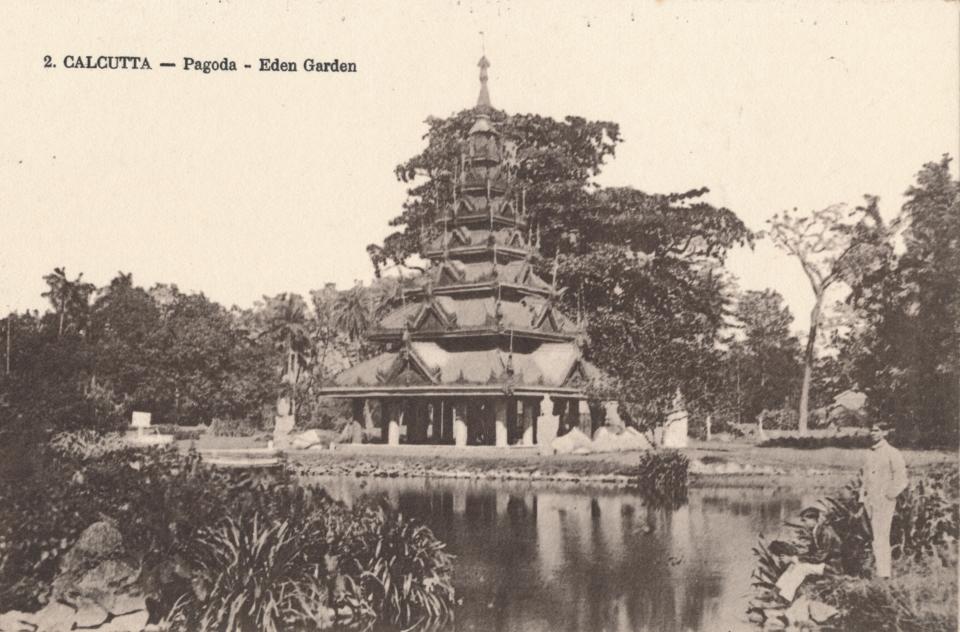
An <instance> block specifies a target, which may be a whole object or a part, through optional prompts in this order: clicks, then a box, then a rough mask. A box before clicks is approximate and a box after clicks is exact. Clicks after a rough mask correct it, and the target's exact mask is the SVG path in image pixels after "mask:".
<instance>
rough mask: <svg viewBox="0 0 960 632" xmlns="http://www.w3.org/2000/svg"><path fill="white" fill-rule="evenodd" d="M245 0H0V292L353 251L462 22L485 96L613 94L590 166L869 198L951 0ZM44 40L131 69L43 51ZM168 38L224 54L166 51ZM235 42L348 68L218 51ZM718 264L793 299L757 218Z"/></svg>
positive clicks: (927, 133)
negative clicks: (746, 243) (611, 140)
mask: <svg viewBox="0 0 960 632" xmlns="http://www.w3.org/2000/svg"><path fill="white" fill-rule="evenodd" d="M260 4H263V5H265V6H259V7H254V6H253V3H247V2H229V1H226V0H224V1H223V2H196V1H190V2H180V3H164V5H163V6H164V7H165V8H164V9H159V8H158V7H159V6H160V5H159V4H158V3H147V2H142V3H127V2H104V3H93V2H57V3H54V2H45V3H44V2H42V3H34V2H25V1H24V2H19V1H18V2H10V1H8V2H4V3H3V5H2V7H0V59H2V63H0V94H2V95H3V96H2V98H0V253H2V254H0V309H4V310H7V309H17V310H23V309H26V308H43V307H45V305H44V300H43V299H42V298H41V297H40V293H41V292H42V291H44V289H45V286H44V283H43V281H42V278H41V277H42V276H43V275H44V274H45V273H47V272H49V271H50V270H52V269H53V268H54V267H55V266H60V265H65V266H66V267H67V271H68V273H69V274H70V275H71V276H73V275H75V274H76V273H77V272H80V271H83V272H84V273H85V278H86V279H88V280H90V281H92V282H94V283H96V284H97V285H102V284H105V283H107V282H108V281H109V280H110V278H112V276H113V275H114V274H115V273H116V272H117V271H118V270H123V271H125V272H132V273H133V275H134V280H135V282H137V283H138V284H141V285H145V286H150V285H152V284H154V283H156V282H167V283H176V284H177V285H178V286H180V288H181V289H183V290H194V291H203V292H205V293H206V294H207V295H208V296H210V297H211V298H213V299H215V300H217V301H219V302H221V303H224V304H225V305H231V304H237V305H240V306H249V305H251V304H252V303H253V302H254V301H255V300H257V299H259V298H260V297H261V296H262V295H264V294H269V295H272V294H276V293H279V292H283V291H293V292H300V293H303V294H304V295H306V293H307V292H308V291H309V290H310V289H312V288H318V287H322V286H323V284H324V283H325V282H328V281H333V282H336V283H337V284H338V285H339V286H340V287H341V288H343V287H349V285H351V284H352V283H353V281H354V279H363V280H368V279H370V278H372V275H373V271H372V267H371V265H370V263H369V260H368V258H367V255H366V251H365V247H366V245H367V244H368V243H370V242H373V241H378V240H380V239H381V238H382V237H383V236H384V235H386V234H388V233H389V232H390V231H391V228H390V227H389V226H388V225H387V221H388V220H389V219H390V218H391V217H393V216H395V215H397V214H398V213H399V211H400V205H401V203H402V202H403V200H404V198H405V187H404V185H402V184H400V183H398V182H397V181H396V179H395V177H394V175H393V167H394V166H395V165H396V164H397V163H398V162H400V161H402V160H404V159H405V158H407V157H410V156H412V155H414V154H415V153H417V151H418V150H419V148H420V147H422V145H423V140H422V138H421V137H422V135H423V133H424V132H425V129H426V128H425V126H424V124H423V121H424V119H425V118H426V117H427V116H429V115H437V116H446V115H448V114H450V113H452V112H455V111H457V110H459V109H462V108H464V107H469V106H471V105H472V104H473V103H474V101H475V99H476V94H477V89H478V83H477V68H476V62H477V59H478V58H479V57H480V37H479V35H478V33H479V31H484V32H485V33H486V52H487V56H488V57H489V59H490V61H491V63H492V66H491V68H490V92H491V97H492V101H493V104H494V106H496V107H498V108H503V109H505V110H507V111H508V112H536V113H540V114H545V115H550V116H554V117H563V116H565V115H568V114H573V115H581V116H585V117H587V118H593V119H604V120H612V121H616V122H618V123H620V126H621V132H622V134H623V137H624V139H625V142H624V143H623V144H622V145H621V146H620V147H619V149H618V151H617V156H616V158H615V159H614V160H613V161H612V162H611V163H610V164H609V165H608V166H607V167H606V169H605V171H604V175H603V176H602V178H601V180H600V182H601V183H602V184H606V185H631V186H634V187H637V188H639V189H642V190H644V191H648V192H659V193H667V192H677V191H685V190H688V189H692V188H697V187H700V186H707V187H709V188H710V189H711V193H710V194H709V198H708V199H709V201H711V202H712V203H714V204H717V205H723V206H727V207H728V208H730V209H731V210H733V211H734V212H735V213H737V215H739V216H740V217H741V218H742V219H743V220H744V222H746V224H747V225H748V226H749V227H750V228H753V229H760V228H762V227H763V224H764V220H765V219H766V218H767V217H769V216H770V215H772V214H773V213H775V212H777V211H781V210H783V209H786V208H792V207H799V208H800V209H805V210H809V209H813V208H819V207H823V206H826V205H829V204H832V203H836V202H848V203H851V204H856V203H858V202H860V201H861V199H862V195H863V194H864V193H873V194H877V195H879V196H880V197H881V205H882V209H883V212H884V214H885V215H886V216H887V217H892V216H893V215H894V214H895V213H896V212H897V210H898V209H899V207H900V205H901V203H902V193H903V191H904V190H905V189H906V188H907V187H908V186H909V185H910V184H911V182H912V180H913V176H914V174H915V173H916V172H917V171H918V170H919V169H920V167H921V166H922V165H923V163H925V162H928V161H933V160H937V159H938V158H939V157H940V155H941V154H942V153H944V152H950V153H951V154H952V155H954V156H956V154H957V153H958V147H957V146H958V136H960V131H958V125H960V123H958V122H960V111H958V100H960V99H958V96H960V83H958V82H960V65H958V50H960V47H958V46H960V45H958V33H960V19H958V8H957V5H956V3H941V2H935V1H916V2H902V3H901V2H889V3H880V2H871V3H862V4H861V3H855V2H844V3H839V4H838V3H832V2H831V3H826V2H819V3H818V2H809V1H804V2H763V3H761V2H742V3H736V2H733V3H731V2H723V3H721V2H680V1H677V0H667V1H661V2H631V3H628V2H619V3H617V2H603V3H596V4H589V3H583V2H565V3H564V2H529V1H524V2H506V1H503V2H480V1H470V0H460V1H459V2H441V1H436V2H421V1H414V0H407V1H405V2H402V3H386V2H377V3H373V2H368V3H363V4H362V5H357V6H355V5H354V3H346V2H335V1H320V2H296V1H294V0H289V1H286V2H266V3H260ZM170 7H174V8H170ZM47 54H49V55H51V57H52V58H53V62H54V63H56V64H57V66H58V67H57V68H54V69H44V68H43V67H42V66H43V56H44V55H47ZM69 54H72V55H139V56H146V57H148V58H149V60H150V62H151V64H152V65H153V67H154V70H152V71H90V70H67V69H65V68H63V67H62V62H63V57H64V55H69ZM185 56H191V57H195V58H198V59H221V58H223V57H224V56H226V57H229V58H230V59H232V60H234V61H236V62H237V64H238V66H240V67H241V69H240V70H238V71H237V72H233V73H212V74H207V75H204V74H202V73H198V72H187V71H184V70H182V69H181V68H182V65H183V57H185ZM260 57H280V58H282V59H287V60H294V61H297V62H298V64H300V63H302V61H303V59H304V58H306V57H315V58H318V59H323V60H329V59H333V58H339V59H340V60H342V61H353V62H355V63H356V64H357V66H358V70H359V72H357V73H356V74H339V75H336V74H331V73H326V74H325V73H314V74H311V73H306V72H303V71H302V70H301V72H299V73H290V74H280V73H259V72H256V71H255V70H244V69H242V65H243V64H244V63H250V64H252V65H253V66H254V68H256V67H257V60H258V58H260ZM161 61H175V62H177V63H178V68H177V69H161V68H159V63H160V62H161ZM954 166H955V167H956V164H955V165H954ZM729 268H730V269H731V270H732V272H733V273H734V274H735V275H737V276H738V277H739V278H740V285H741V287H743V288H755V289H762V288H764V287H774V288H776V289H777V290H779V291H780V292H781V293H782V294H784V296H785V297H786V298H787V300H788V302H789V304H790V306H791V308H792V309H793V311H794V314H795V315H796V316H797V317H798V320H797V327H798V328H800V327H803V326H805V323H806V319H807V317H806V313H807V311H808V310H809V307H810V304H811V302H812V301H811V296H810V292H809V289H808V287H807V285H806V280H805V278H804V276H803V274H802V272H801V271H800V268H799V265H798V264H797V263H796V262H795V261H793V260H790V259H788V258H787V257H786V256H784V255H780V254H778V253H777V252H776V251H775V250H774V249H773V248H772V246H770V245H769V244H760V245H759V246H758V247H757V249H756V250H755V251H754V252H749V251H746V252H738V253H736V254H735V256H734V257H733V258H732V260H731V261H730V263H729Z"/></svg>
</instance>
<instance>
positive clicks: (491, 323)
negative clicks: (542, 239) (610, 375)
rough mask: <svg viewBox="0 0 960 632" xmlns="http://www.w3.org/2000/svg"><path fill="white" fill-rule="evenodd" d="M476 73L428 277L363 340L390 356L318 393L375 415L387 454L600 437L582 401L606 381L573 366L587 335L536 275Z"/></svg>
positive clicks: (505, 146)
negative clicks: (566, 433)
mask: <svg viewBox="0 0 960 632" xmlns="http://www.w3.org/2000/svg"><path fill="white" fill-rule="evenodd" d="M479 65H480V95H479V97H478V99H477V105H476V107H475V108H474V110H473V113H474V117H473V125H472V127H471V129H470V131H469V133H468V134H467V137H466V138H465V139H464V141H463V142H462V144H461V147H460V159H459V164H457V165H455V166H454V167H453V169H452V171H453V186H452V189H453V191H452V202H450V203H447V204H445V205H443V206H442V207H441V208H439V209H437V213H436V215H437V217H436V218H435V220H434V229H435V230H434V231H432V232H433V233H434V234H435V236H434V237H433V238H425V239H424V240H423V243H422V246H421V256H422V257H423V258H424V259H425V260H428V261H429V266H428V268H427V269H426V271H425V273H424V274H423V275H421V276H420V277H418V278H416V279H415V280H413V281H411V282H409V283H408V284H407V285H405V287H404V290H403V299H402V302H401V304H399V305H398V306H397V307H396V308H395V309H393V310H392V311H390V312H389V313H388V314H387V315H386V316H384V317H383V318H382V319H381V320H380V322H379V323H378V324H377V326H376V327H374V328H373V329H372V331H371V332H370V333H369V335H368V338H369V339H370V340H371V341H372V342H378V343H383V344H384V345H385V348H386V350H385V351H384V352H383V353H380V354H379V355H377V356H375V357H374V358H371V359H369V360H367V361H365V362H361V363H359V364H357V365H355V366H353V367H351V368H349V369H347V370H345V371H343V372H342V373H340V374H339V375H338V376H337V377H336V378H335V379H334V384H333V385H331V386H328V387H326V388H324V389H323V391H322V392H323V394H324V395H327V396H332V397H338V398H351V399H353V401H354V411H355V417H361V416H363V413H362V411H363V410H365V409H366V410H367V411H369V410H370V407H368V406H365V404H366V403H370V402H378V403H379V406H378V407H377V408H379V412H380V415H379V416H380V419H379V420H378V421H379V423H380V427H381V428H382V432H383V435H382V436H383V440H384V441H385V442H386V443H389V444H399V443H400V437H401V428H403V429H404V431H405V432H404V433H403V434H404V435H405V442H406V443H411V444H417V443H434V444H453V445H458V446H463V445H497V446H507V445H518V444H519V445H534V444H537V443H542V442H549V441H550V440H552V438H553V436H556V433H557V424H558V421H559V425H560V426H561V428H568V427H573V426H579V427H580V428H581V430H582V431H584V432H585V433H587V434H588V436H589V433H590V432H591V431H592V429H593V428H594V427H595V426H596V425H597V424H599V423H600V422H599V417H600V416H601V415H600V414H598V413H600V412H601V411H600V409H599V407H598V406H589V407H588V406H587V394H586V392H585V389H586V387H587V386H588V384H589V383H590V382H591V381H592V380H595V379H597V378H601V377H602V374H601V372H600V370H599V369H597V368H596V367H595V366H593V365H591V364H590V363H589V362H587V361H586V360H585V359H584V358H583V349H582V347H583V343H584V340H585V335H584V326H583V323H582V322H578V321H579V320H580V319H579V318H578V319H576V320H572V319H570V318H568V317H567V316H566V315H564V314H563V313H561V311H560V310H559V308H558V305H559V298H560V296H561V294H562V290H561V289H558V288H557V287H556V280H555V278H554V280H553V281H552V282H547V281H545V280H543V279H542V278H540V277H539V276H537V274H536V273H535V272H534V266H533V259H534V257H535V256H536V245H535V243H534V239H533V238H532V237H533V234H532V230H531V225H530V222H529V217H528V215H527V212H526V205H525V200H524V193H523V191H522V189H521V187H520V186H519V184H518V182H517V181H516V178H515V172H516V153H517V151H516V145H515V144H514V143H513V142H511V141H510V140H507V139H504V138H502V136H501V134H500V133H499V132H498V130H497V129H496V127H495V126H494V124H493V122H492V121H491V117H490V113H491V112H492V107H491V105H490V96H489V92H488V90H487V67H488V66H489V63H488V62H487V60H486V58H485V57H484V58H482V59H481V60H480V64H479ZM591 409H592V410H593V411H594V414H593V415H592V418H593V419H592V420H591V415H590V413H589V411H590V410H591ZM607 409H608V410H609V409H610V406H607ZM601 414H602V413H601ZM366 416H367V423H368V425H369V424H370V423H372V422H373V421H372V420H371V419H370V418H369V417H370V415H369V414H368V415H366ZM538 435H539V436H538Z"/></svg>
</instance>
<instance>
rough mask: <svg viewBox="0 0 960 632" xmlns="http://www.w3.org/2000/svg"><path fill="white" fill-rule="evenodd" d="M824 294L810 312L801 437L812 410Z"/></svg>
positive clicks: (800, 421) (800, 416)
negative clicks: (815, 351)
mask: <svg viewBox="0 0 960 632" xmlns="http://www.w3.org/2000/svg"><path fill="white" fill-rule="evenodd" d="M822 303H823V294H822V293H818V294H817V295H816V300H815V301H814V303H813V309H812V310H811V311H810V331H809V333H808V334H807V348H806V350H805V351H804V353H803V386H802V387H801V389H800V412H799V414H798V415H797V423H798V426H799V430H800V435H801V436H806V434H807V417H808V415H809V409H810V381H811V379H812V378H813V360H814V348H815V346H816V343H817V328H818V327H819V326H820V307H821V304H822Z"/></svg>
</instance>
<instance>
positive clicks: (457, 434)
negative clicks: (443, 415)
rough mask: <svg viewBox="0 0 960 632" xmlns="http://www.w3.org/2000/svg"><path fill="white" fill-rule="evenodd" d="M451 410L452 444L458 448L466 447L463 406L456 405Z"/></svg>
mask: <svg viewBox="0 0 960 632" xmlns="http://www.w3.org/2000/svg"><path fill="white" fill-rule="evenodd" d="M452 408H453V443H454V445H456V446H457V447H458V448H462V447H464V446H465V445H467V422H466V420H465V419H464V418H463V417H464V405H463V404H460V403H457V404H454V405H453V406H452Z"/></svg>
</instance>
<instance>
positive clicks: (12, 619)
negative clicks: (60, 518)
mask: <svg viewBox="0 0 960 632" xmlns="http://www.w3.org/2000/svg"><path fill="white" fill-rule="evenodd" d="M139 577H140V569H139V568H138V566H137V565H136V563H135V562H134V561H133V560H132V559H130V557H129V556H128V555H127V552H126V549H125V548H124V546H123V538H122V536H121V535H120V531H119V530H118V529H117V527H116V526H115V525H114V524H111V523H110V522H107V521H101V522H95V523H93V524H92V525H90V526H89V527H87V528H86V529H85V530H84V531H83V533H81V534H80V537H79V538H78V539H77V542H76V543H75V544H74V545H73V547H71V549H70V550H69V551H67V553H66V554H65V555H64V556H63V559H62V561H61V563H60V572H59V573H58V575H57V577H56V578H55V579H54V580H53V585H52V592H51V598H50V601H49V603H48V604H47V605H46V607H44V608H43V609H42V610H40V611H39V612H35V613H22V612H15V611H13V612H8V613H5V614H4V615H2V616H0V630H2V631H5V632H6V631H8V630H19V629H27V630H31V631H32V632H61V631H64V632H65V631H67V630H75V629H82V628H95V629H97V630H106V631H108V632H119V631H121V630H126V631H133V632H138V631H139V630H141V629H143V627H144V626H145V625H146V623H147V607H146V600H145V599H144V596H143V594H142V591H141V588H140V583H139Z"/></svg>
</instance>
